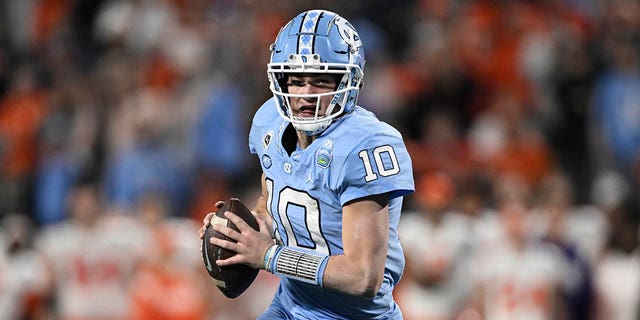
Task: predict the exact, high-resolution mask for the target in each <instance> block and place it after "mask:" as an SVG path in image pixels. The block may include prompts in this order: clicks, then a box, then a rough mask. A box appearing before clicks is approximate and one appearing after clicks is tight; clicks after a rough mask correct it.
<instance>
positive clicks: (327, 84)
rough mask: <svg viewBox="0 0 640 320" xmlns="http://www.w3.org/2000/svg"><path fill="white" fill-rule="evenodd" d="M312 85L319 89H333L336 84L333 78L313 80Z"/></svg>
mask: <svg viewBox="0 0 640 320" xmlns="http://www.w3.org/2000/svg"><path fill="white" fill-rule="evenodd" d="M311 84H312V85H314V86H316V87H318V88H333V87H335V85H336V82H335V81H334V80H333V79H332V78H318V79H315V80H313V81H312V82H311Z"/></svg>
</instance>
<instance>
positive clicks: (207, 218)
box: [198, 201, 224, 239]
mask: <svg viewBox="0 0 640 320" xmlns="http://www.w3.org/2000/svg"><path fill="white" fill-rule="evenodd" d="M215 206H216V209H220V208H222V206H224V201H218V202H216V204H215ZM215 215H216V213H215V212H209V213H207V215H206V216H205V217H204V219H202V227H201V228H200V230H199V231H198V234H199V236H200V239H202V238H204V230H205V229H206V228H207V227H208V226H209V225H210V224H211V219H212V218H213V216H215Z"/></svg>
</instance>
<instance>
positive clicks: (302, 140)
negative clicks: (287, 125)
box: [296, 132, 318, 150]
mask: <svg viewBox="0 0 640 320" xmlns="http://www.w3.org/2000/svg"><path fill="white" fill-rule="evenodd" d="M296 133H297V134H298V146H299V147H300V149H303V150H304V149H306V148H307V147H308V146H309V145H310V144H311V143H312V142H313V141H314V140H316V138H317V137H318V136H309V135H306V134H305V133H303V132H296Z"/></svg>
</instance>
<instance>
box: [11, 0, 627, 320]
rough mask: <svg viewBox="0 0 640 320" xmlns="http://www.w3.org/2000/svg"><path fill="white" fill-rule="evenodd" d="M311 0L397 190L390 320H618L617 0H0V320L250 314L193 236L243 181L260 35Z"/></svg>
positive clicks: (621, 40)
mask: <svg viewBox="0 0 640 320" xmlns="http://www.w3.org/2000/svg"><path fill="white" fill-rule="evenodd" d="M312 8H323V9H328V10H332V11H335V12H337V13H339V14H340V15H342V16H344V17H345V18H347V19H348V20H349V21H350V22H351V23H352V24H354V26H355V27H356V29H357V30H358V31H359V33H360V35H361V37H362V39H363V43H364V46H365V52H366V58H367V64H366V67H365V76H366V81H365V86H364V88H363V89H362V91H361V94H360V98H359V104H360V105H362V106H363V107H365V108H368V109H370V110H372V111H374V112H375V113H376V114H377V115H378V116H379V118H381V119H382V120H384V121H387V122H389V123H391V124H393V125H394V126H395V127H397V128H398V129H399V130H400V131H401V132H402V134H403V137H404V138H405V141H406V143H407V146H408V148H409V150H410V153H411V155H412V160H413V165H414V173H415V179H416V193H415V194H413V195H411V196H410V197H408V198H406V200H405V212H404V214H403V217H402V219H401V226H400V235H401V241H402V242H403V243H404V247H405V255H406V257H407V266H406V272H405V276H404V278H403V281H402V282H401V283H400V286H399V287H398V288H397V292H396V297H397V298H398V301H399V303H400V305H401V307H402V309H403V312H404V313H405V317H406V318H407V319H409V320H411V319H425V320H432V319H437V320H439V319H619V320H627V319H629V320H637V319H640V250H639V249H638V247H639V242H640V240H639V237H640V228H639V225H638V220H639V219H640V207H639V205H638V199H637V198H638V197H637V194H638V190H639V188H640V1H638V0H609V1H598V0H541V1H526V0H514V1H504V0H477V1H472V0H402V1H397V0H395V1H394V0H377V1H344V2H341V3H336V2H334V1H328V0H326V1H320V0H318V1H304V2H303V1H257V0H5V1H2V2H0V218H1V227H2V232H0V245H1V246H2V248H3V250H2V251H1V252H0V318H3V319H185V320H186V319H245V318H246V319H251V318H255V316H256V315H257V314H258V313H259V312H260V311H261V310H263V308H264V307H265V306H266V304H267V303H268V302H269V301H270V298H271V295H272V292H273V290H275V286H276V285H277V280H276V279H274V278H273V277H272V276H270V275H268V274H265V273H261V275H260V277H259V278H258V280H257V281H256V283H254V285H253V286H252V287H251V288H250V289H249V291H248V292H247V293H245V294H244V295H243V296H242V297H241V298H239V299H236V300H228V299H226V298H224V297H223V296H222V295H221V294H220V292H218V290H217V289H216V288H215V286H214V285H213V284H212V283H211V282H210V281H209V280H208V279H207V277H208V275H207V274H206V272H205V270H204V268H203V267H202V261H201V258H200V252H199V245H200V243H199V240H198V239H197V229H198V228H199V226H200V223H201V222H200V221H201V219H202V217H204V215H205V214H206V213H207V212H210V211H212V210H213V209H214V202H215V201H216V200H218V199H225V198H227V197H230V196H235V197H239V198H241V199H242V200H243V201H246V202H247V203H251V202H252V201H254V200H255V198H256V194H257V192H258V190H257V188H258V187H259V169H260V168H259V166H258V162H257V161H256V160H255V159H253V158H252V157H251V156H250V155H249V153H248V147H247V137H248V130H249V126H250V123H251V119H252V117H253V113H254V111H255V110H256V109H257V108H258V107H259V106H260V105H261V104H262V103H263V102H264V101H265V100H266V99H268V98H269V97H270V95H271V94H270V92H269V90H268V81H267V77H266V63H267V62H268V59H269V51H268V48H269V45H270V44H271V42H272V41H273V39H274V38H275V36H276V34H277V32H278V30H279V28H280V27H281V26H282V25H284V24H285V23H286V22H287V21H288V20H289V19H291V18H292V17H294V16H295V15H296V14H297V13H299V12H301V11H303V10H307V9H312Z"/></svg>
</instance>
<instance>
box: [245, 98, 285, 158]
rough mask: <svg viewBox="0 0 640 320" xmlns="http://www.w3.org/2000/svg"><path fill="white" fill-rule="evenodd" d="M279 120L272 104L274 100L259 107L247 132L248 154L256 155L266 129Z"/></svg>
mask: <svg viewBox="0 0 640 320" xmlns="http://www.w3.org/2000/svg"><path fill="white" fill-rule="evenodd" d="M279 118H280V115H279V114H278V112H277V110H276V106H275V102H274V98H271V99H269V100H267V101H266V102H265V103H263V104H262V106H260V108H259V109H258V111H256V113H255V115H254V116H253V121H252V122H251V130H249V152H251V153H252V154H257V153H258V150H259V149H258V148H259V147H260V146H261V145H262V142H263V139H264V133H265V131H266V130H267V129H266V128H267V127H268V126H269V125H270V124H272V123H273V121H277V120H278V119H279Z"/></svg>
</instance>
